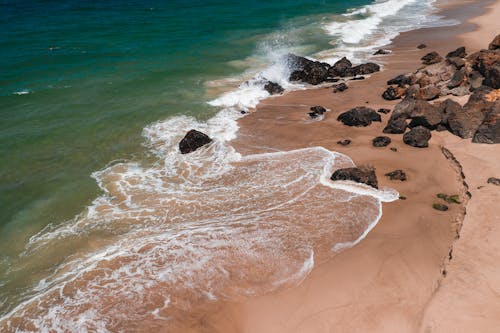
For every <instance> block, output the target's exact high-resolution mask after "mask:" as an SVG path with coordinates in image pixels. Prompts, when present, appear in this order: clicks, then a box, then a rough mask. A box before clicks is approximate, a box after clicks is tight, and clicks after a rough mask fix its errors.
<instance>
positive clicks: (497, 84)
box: [468, 49, 500, 89]
mask: <svg viewBox="0 0 500 333" xmlns="http://www.w3.org/2000/svg"><path fill="white" fill-rule="evenodd" d="M468 59H469V60H470V61H471V63H472V68H473V69H475V70H477V71H478V72H479V73H480V74H481V75H482V76H483V77H484V81H483V85H485V86H488V87H491V88H493V89H499V88H500V49H496V50H481V51H479V52H476V53H474V54H471V55H470V56H469V57H468Z"/></svg>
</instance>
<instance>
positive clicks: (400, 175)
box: [385, 170, 406, 182]
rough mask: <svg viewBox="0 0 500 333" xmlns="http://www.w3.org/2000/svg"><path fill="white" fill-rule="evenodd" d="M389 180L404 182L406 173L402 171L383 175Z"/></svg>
mask: <svg viewBox="0 0 500 333" xmlns="http://www.w3.org/2000/svg"><path fill="white" fill-rule="evenodd" d="M385 175H386V176H387V177H389V178H390V179H391V180H400V181H402V182H404V181H406V173H405V172H404V171H403V170H394V171H391V172H389V173H386V174H385Z"/></svg>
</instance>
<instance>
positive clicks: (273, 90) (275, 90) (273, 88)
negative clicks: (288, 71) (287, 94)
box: [264, 81, 285, 95]
mask: <svg viewBox="0 0 500 333" xmlns="http://www.w3.org/2000/svg"><path fill="white" fill-rule="evenodd" d="M264 90H266V91H267V92H268V93H269V95H277V94H281V93H283V91H285V89H283V87H282V86H280V85H279V84H277V83H275V82H271V81H269V82H267V83H266V85H265V86H264Z"/></svg>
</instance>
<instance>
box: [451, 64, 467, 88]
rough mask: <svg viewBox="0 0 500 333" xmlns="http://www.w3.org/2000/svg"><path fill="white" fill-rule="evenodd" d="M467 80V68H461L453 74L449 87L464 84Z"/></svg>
mask: <svg viewBox="0 0 500 333" xmlns="http://www.w3.org/2000/svg"><path fill="white" fill-rule="evenodd" d="M466 81H467V76H466V73H465V70H464V69H463V68H462V69H461V70H458V71H456V72H455V74H453V76H452V78H451V80H450V82H449V83H448V85H447V87H448V88H450V89H453V88H456V87H458V86H460V85H462V84H464V83H465V82H466Z"/></svg>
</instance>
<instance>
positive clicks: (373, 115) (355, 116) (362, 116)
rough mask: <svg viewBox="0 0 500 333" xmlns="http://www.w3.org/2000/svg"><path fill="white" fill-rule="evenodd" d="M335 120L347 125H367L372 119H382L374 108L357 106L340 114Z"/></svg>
mask: <svg viewBox="0 0 500 333" xmlns="http://www.w3.org/2000/svg"><path fill="white" fill-rule="evenodd" d="M337 120H338V121H341V122H343V123H344V124H345V125H347V126H368V125H370V124H371V123H372V121H382V118H381V117H380V115H379V114H378V113H377V112H375V110H373V109H370V108H367V107H364V106H359V107H356V108H354V109H351V110H349V111H346V112H344V113H342V114H340V115H339V116H338V118H337Z"/></svg>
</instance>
